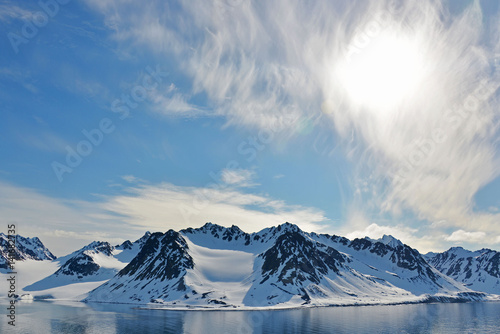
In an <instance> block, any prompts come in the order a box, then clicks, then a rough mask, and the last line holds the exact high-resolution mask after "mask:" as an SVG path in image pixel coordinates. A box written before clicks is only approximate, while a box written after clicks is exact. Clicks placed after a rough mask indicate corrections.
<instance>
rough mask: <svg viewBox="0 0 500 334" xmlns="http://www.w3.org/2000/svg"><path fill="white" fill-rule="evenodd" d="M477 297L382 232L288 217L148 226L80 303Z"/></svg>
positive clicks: (235, 304) (260, 303)
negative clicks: (254, 222) (317, 228)
mask: <svg viewBox="0 0 500 334" xmlns="http://www.w3.org/2000/svg"><path fill="white" fill-rule="evenodd" d="M483 298H486V295H485V294H482V293H476V292H474V291H472V290H470V289H468V288H466V287H465V286H463V284H461V283H458V282H456V281H455V280H453V279H451V278H449V277H447V276H445V275H444V274H442V273H441V272H439V271H438V270H436V269H435V268H434V267H432V266H431V265H429V263H428V262H427V261H426V260H425V259H424V257H423V256H422V255H421V254H420V253H419V252H418V251H417V250H415V249H412V248H411V247H409V246H407V245H404V244H403V243H402V242H401V241H399V240H397V239H395V238H393V237H391V236H384V237H383V238H381V239H379V240H372V239H369V238H364V239H355V240H352V241H351V240H349V239H346V238H343V237H339V236H330V235H327V234H316V233H306V232H304V231H302V230H300V228H298V227H297V226H296V225H293V224H289V223H285V224H282V225H279V226H277V227H271V228H266V229H264V230H262V231H260V232H256V233H251V234H249V233H245V232H243V231H242V230H241V229H239V228H238V227H237V226H232V227H230V228H226V227H222V226H219V225H216V224H211V223H207V224H205V225H204V226H203V227H200V228H196V229H194V228H188V229H185V230H181V231H179V232H176V231H173V230H169V231H167V232H166V233H161V232H158V233H153V234H152V235H151V236H150V237H149V238H148V239H147V241H146V242H145V243H144V246H143V247H142V249H141V250H140V252H139V253H138V254H137V256H136V257H135V258H134V259H133V260H132V261H130V263H129V264H128V265H127V266H125V267H124V268H123V269H122V270H120V271H119V272H118V273H117V274H116V275H115V276H114V277H113V278H111V279H110V280H109V281H108V282H106V283H104V284H103V285H101V286H99V287H97V288H96V289H94V290H93V291H91V292H90V293H89V295H88V297H87V298H86V299H85V301H87V302H115V303H136V304H148V303H153V304H158V305H164V306H168V307H173V306H175V307H178V306H183V307H192V306H196V307H214V306H216V307H232V308H239V307H264V306H265V307H294V306H303V305H353V304H358V305H359V304H380V303H406V302H424V301H428V302H429V301H452V300H456V301H466V300H480V299H483Z"/></svg>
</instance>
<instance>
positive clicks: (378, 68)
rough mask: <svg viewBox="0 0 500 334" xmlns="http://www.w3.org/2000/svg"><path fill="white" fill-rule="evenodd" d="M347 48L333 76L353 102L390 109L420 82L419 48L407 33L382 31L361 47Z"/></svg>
mask: <svg viewBox="0 0 500 334" xmlns="http://www.w3.org/2000/svg"><path fill="white" fill-rule="evenodd" d="M350 50H351V51H352V52H351V54H350V55H349V57H345V59H343V61H341V62H340V63H339V65H338V67H337V71H336V79H337V80H339V81H340V83H341V86H342V88H343V89H344V93H345V95H347V97H348V98H349V101H350V102H351V103H352V104H354V105H357V106H360V107H363V108H366V109H369V110H372V111H377V112H389V111H391V110H394V109H395V108H397V107H398V106H399V105H400V104H401V102H403V101H405V100H407V99H409V98H411V97H412V96H413V95H414V94H415V92H416V90H417V88H418V87H419V85H421V84H422V81H423V77H424V72H425V71H424V62H423V59H422V56H421V55H422V50H421V49H420V48H419V43H417V41H416V40H412V39H411V38H409V37H408V36H401V35H398V34H396V33H385V34H383V35H381V36H377V37H374V38H372V39H371V40H369V41H368V42H367V43H365V45H363V47H357V48H356V45H351V46H350Z"/></svg>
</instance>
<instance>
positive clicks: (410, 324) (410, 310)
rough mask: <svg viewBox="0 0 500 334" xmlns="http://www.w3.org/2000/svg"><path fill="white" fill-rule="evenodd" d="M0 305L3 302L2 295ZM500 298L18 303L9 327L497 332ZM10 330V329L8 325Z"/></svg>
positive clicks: (115, 330) (143, 330)
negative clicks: (223, 305) (362, 302)
mask: <svg viewBox="0 0 500 334" xmlns="http://www.w3.org/2000/svg"><path fill="white" fill-rule="evenodd" d="M0 303H1V305H2V306H3V305H5V306H6V305H7V300H2V301H1V302H0ZM499 314H500V303H466V304H417V305H399V306H366V307H334V308H314V309H297V310H286V311H285V310H284V311H262V312H261V311H252V312H245V311H232V312H231V311H189V312H187V311H164V310H143V309H137V308H134V307H132V306H130V305H110V304H82V303H59V302H42V301H35V302H32V303H19V304H18V307H17V317H16V328H15V331H12V327H11V326H8V324H7V321H6V320H5V319H4V320H3V321H2V323H1V324H0V332H2V333H4V332H13V333H16V332H17V333H76V334H78V333H86V334H88V333H99V334H102V333H106V334H107V333H120V334H121V333H218V334H219V333H241V334H245V333H259V334H260V333H387V332H397V333H461V332H481V333H496V332H498V328H500V317H498V315H499ZM8 330H9V331H8Z"/></svg>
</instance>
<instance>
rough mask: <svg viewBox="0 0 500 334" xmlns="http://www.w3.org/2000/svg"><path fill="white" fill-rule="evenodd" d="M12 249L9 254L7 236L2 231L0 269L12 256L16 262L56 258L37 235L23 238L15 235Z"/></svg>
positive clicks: (4, 266) (0, 237)
mask: <svg viewBox="0 0 500 334" xmlns="http://www.w3.org/2000/svg"><path fill="white" fill-rule="evenodd" d="M13 250H14V251H13V252H11V253H12V254H10V255H9V238H8V236H7V235H5V234H4V233H0V269H7V263H8V260H7V258H8V257H10V258H13V259H14V260H15V261H16V262H17V261H25V260H35V261H43V260H54V259H55V258H56V256H55V255H54V254H52V253H51V252H50V251H49V250H48V249H47V247H45V246H44V245H43V243H42V242H41V241H40V239H38V238H37V237H35V238H25V237H23V236H20V235H16V236H15V248H13Z"/></svg>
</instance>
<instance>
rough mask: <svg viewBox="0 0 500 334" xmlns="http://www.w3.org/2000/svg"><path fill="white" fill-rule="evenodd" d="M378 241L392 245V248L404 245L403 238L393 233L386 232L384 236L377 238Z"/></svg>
mask: <svg viewBox="0 0 500 334" xmlns="http://www.w3.org/2000/svg"><path fill="white" fill-rule="evenodd" d="M377 241H378V242H381V243H383V244H384V245H387V246H391V247H392V248H397V247H398V246H403V243H402V242H401V240H399V239H396V238H395V237H393V236H392V235H387V234H384V236H383V237H382V238H380V239H378V240H377Z"/></svg>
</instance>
